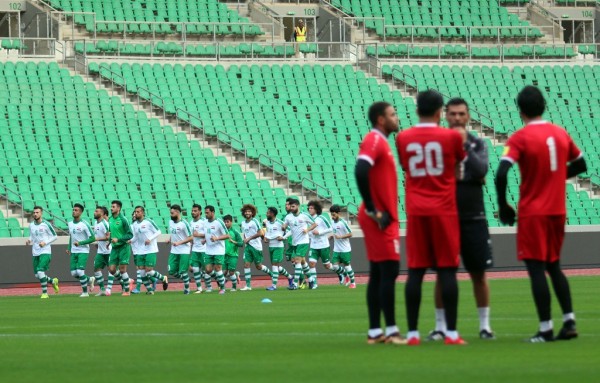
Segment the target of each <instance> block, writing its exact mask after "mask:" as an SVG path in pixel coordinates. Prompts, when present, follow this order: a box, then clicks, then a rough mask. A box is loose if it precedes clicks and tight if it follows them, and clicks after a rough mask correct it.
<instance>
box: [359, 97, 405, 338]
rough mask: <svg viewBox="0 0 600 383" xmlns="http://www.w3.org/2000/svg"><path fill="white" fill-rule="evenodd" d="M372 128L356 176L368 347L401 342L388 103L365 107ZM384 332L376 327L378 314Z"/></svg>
mask: <svg viewBox="0 0 600 383" xmlns="http://www.w3.org/2000/svg"><path fill="white" fill-rule="evenodd" d="M368 117H369V121H370V122H371V125H372V126H373V129H372V130H371V131H370V132H369V133H368V134H367V135H366V136H365V137H364V139H363V141H362V143H361V144H360V149H359V152H358V159H357V161H356V167H355V170H354V172H355V176H356V183H357V185H358V190H359V192H360V195H361V197H362V200H363V202H362V204H361V205H360V208H359V211H358V222H359V224H360V227H361V228H362V230H363V232H364V236H365V246H366V250H367V258H368V260H369V284H368V286H367V306H368V311H369V331H368V337H367V343H368V344H376V343H391V344H406V340H404V339H403V338H402V336H401V335H400V330H399V329H398V326H396V307H395V296H396V287H395V284H396V277H397V276H398V273H399V271H400V225H399V223H398V175H397V174H396V161H395V160H394V156H393V155H392V150H391V149H390V145H389V144H388V136H389V135H390V134H392V133H395V132H397V131H398V115H397V114H396V110H395V109H394V107H393V106H392V105H390V104H388V103H387V102H381V101H380V102H375V103H373V104H372V105H371V106H370V107H369V112H368ZM382 312H383V316H384V318H385V323H386V328H385V334H384V332H383V331H382V329H381V313H382Z"/></svg>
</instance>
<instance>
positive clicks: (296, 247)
mask: <svg viewBox="0 0 600 383" xmlns="http://www.w3.org/2000/svg"><path fill="white" fill-rule="evenodd" d="M289 203H290V213H289V214H288V215H286V216H285V220H284V221H283V222H284V225H283V227H282V229H283V230H287V229H288V228H289V229H290V230H291V232H292V251H293V253H292V256H293V258H294V285H293V286H291V287H288V288H289V289H290V290H296V289H298V280H299V278H300V274H302V273H304V274H307V273H308V265H307V264H306V259H305V257H306V253H307V252H308V245H309V242H310V239H309V237H308V228H309V227H310V226H312V224H313V223H314V221H313V219H312V218H311V216H310V215H308V214H306V213H303V212H300V201H298V200H297V199H292V200H290V201H289ZM304 268H306V270H304Z"/></svg>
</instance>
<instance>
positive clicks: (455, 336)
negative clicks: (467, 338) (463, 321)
mask: <svg viewBox="0 0 600 383" xmlns="http://www.w3.org/2000/svg"><path fill="white" fill-rule="evenodd" d="M446 336H447V337H448V338H450V339H452V340H457V339H458V331H456V330H454V331H446Z"/></svg>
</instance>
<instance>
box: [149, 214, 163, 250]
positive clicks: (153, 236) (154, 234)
mask: <svg viewBox="0 0 600 383" xmlns="http://www.w3.org/2000/svg"><path fill="white" fill-rule="evenodd" d="M148 222H150V231H151V232H152V234H151V235H150V236H149V237H148V239H146V242H145V243H146V244H147V245H148V244H150V242H152V241H154V240H155V239H156V238H158V237H159V236H160V235H161V234H162V232H161V231H160V229H159V228H158V226H156V224H155V223H154V221H152V220H148Z"/></svg>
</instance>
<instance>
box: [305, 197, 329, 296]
mask: <svg viewBox="0 0 600 383" xmlns="http://www.w3.org/2000/svg"><path fill="white" fill-rule="evenodd" d="M308 213H309V214H310V216H311V217H312V219H313V220H314V223H313V224H312V225H311V226H310V227H309V228H308V232H309V234H310V238H311V241H310V252H309V253H308V265H309V267H310V270H309V274H308V275H309V278H308V284H309V286H310V288H311V289H316V288H317V287H318V283H317V268H316V267H317V262H318V261H319V259H321V262H323V266H325V268H326V269H328V270H329V269H331V261H330V260H329V250H330V245H329V234H330V233H332V232H333V229H332V228H331V223H330V222H329V220H328V219H327V218H326V217H324V216H322V215H321V214H322V213H323V206H322V205H321V203H320V202H319V201H309V202H308Z"/></svg>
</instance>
